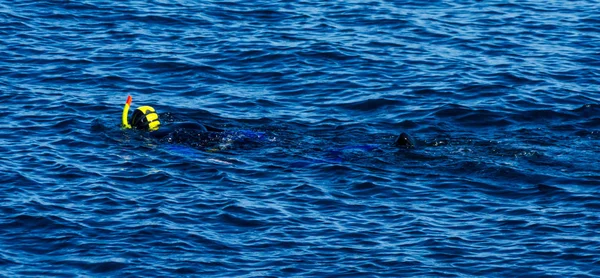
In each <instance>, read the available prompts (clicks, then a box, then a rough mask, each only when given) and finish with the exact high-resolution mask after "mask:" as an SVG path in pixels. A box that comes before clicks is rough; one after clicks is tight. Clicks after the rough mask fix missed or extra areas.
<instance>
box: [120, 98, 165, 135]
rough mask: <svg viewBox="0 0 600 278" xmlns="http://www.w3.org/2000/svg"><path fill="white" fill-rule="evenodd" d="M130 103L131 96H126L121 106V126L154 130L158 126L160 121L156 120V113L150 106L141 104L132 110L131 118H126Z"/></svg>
mask: <svg viewBox="0 0 600 278" xmlns="http://www.w3.org/2000/svg"><path fill="white" fill-rule="evenodd" d="M130 105H131V96H127V101H126V102H125V107H123V114H122V115H121V125H122V126H123V128H135V129H140V130H146V131H155V130H158V128H159V127H160V121H159V120H158V114H157V113H156V111H155V110H154V108H152V107H151V106H142V107H139V108H138V109H135V111H133V115H131V120H130V121H128V120H127V116H128V115H129V106H130Z"/></svg>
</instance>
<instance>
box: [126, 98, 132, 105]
mask: <svg viewBox="0 0 600 278" xmlns="http://www.w3.org/2000/svg"><path fill="white" fill-rule="evenodd" d="M125 103H127V104H129V105H131V96H127V101H126V102H125Z"/></svg>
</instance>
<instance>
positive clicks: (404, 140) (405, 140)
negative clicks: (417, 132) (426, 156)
mask: <svg viewBox="0 0 600 278" xmlns="http://www.w3.org/2000/svg"><path fill="white" fill-rule="evenodd" d="M394 146H396V147H404V148H414V147H415V146H416V144H415V139H414V138H412V136H410V135H408V134H406V133H404V132H402V133H401V134H400V136H398V139H396V142H394Z"/></svg>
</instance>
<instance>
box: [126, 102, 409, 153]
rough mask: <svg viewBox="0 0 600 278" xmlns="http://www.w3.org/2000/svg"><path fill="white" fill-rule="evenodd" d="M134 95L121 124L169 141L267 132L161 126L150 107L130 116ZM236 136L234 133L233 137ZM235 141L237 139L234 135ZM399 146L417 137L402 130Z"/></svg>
mask: <svg viewBox="0 0 600 278" xmlns="http://www.w3.org/2000/svg"><path fill="white" fill-rule="evenodd" d="M131 101H132V100H131V96H128V97H127V101H126V102H125V107H123V114H122V116H121V125H122V127H123V128H126V129H137V130H141V131H148V132H149V133H150V136H151V137H154V138H157V139H159V140H163V139H165V138H166V141H167V142H168V143H189V142H199V141H200V142H202V143H208V142H217V141H219V140H222V139H223V138H224V137H226V136H229V137H239V138H237V139H240V138H242V137H243V138H242V139H259V140H263V139H264V137H265V133H264V132H253V131H237V132H228V131H224V130H222V129H218V128H215V127H211V126H205V125H203V124H200V123H198V122H173V123H170V124H169V125H168V126H166V127H162V126H161V123H160V120H159V117H158V113H156V110H154V108H152V107H151V106H141V107H139V108H137V109H135V111H133V114H132V115H131V118H130V119H128V116H129V106H130V105H131ZM231 135H234V136H231ZM234 140H235V138H234ZM393 145H394V146H396V147H403V148H414V147H415V140H414V139H413V138H412V137H411V136H410V135H408V134H406V133H404V132H403V133H401V134H400V135H399V136H398V137H397V139H396V141H395V142H394V144H393ZM372 148H377V147H376V145H360V146H347V147H344V148H342V149H365V150H369V149H372Z"/></svg>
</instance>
